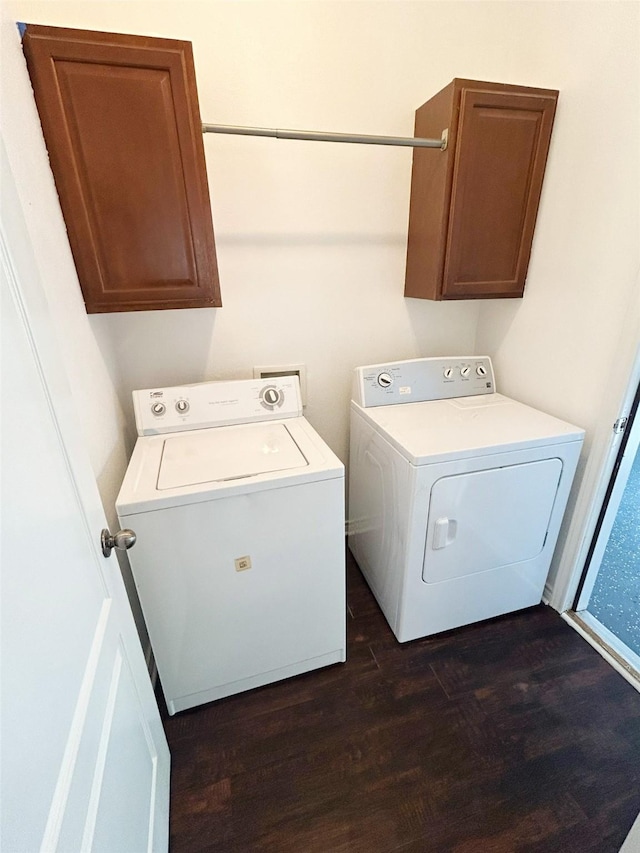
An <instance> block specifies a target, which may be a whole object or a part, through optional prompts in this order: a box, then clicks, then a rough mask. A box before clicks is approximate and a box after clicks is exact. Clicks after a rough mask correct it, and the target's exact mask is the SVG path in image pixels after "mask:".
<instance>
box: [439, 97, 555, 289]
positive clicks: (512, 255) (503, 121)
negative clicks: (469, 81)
mask: <svg viewBox="0 0 640 853" xmlns="http://www.w3.org/2000/svg"><path fill="white" fill-rule="evenodd" d="M554 111H555V98H553V97H541V96H536V95H528V94H513V93H501V92H495V91H486V92H483V91H477V90H463V92H462V98H461V107H460V126H459V131H458V143H457V148H456V160H455V165H454V175H453V188H452V204H451V217H450V220H449V232H448V241H447V247H448V248H447V253H446V259H445V269H444V279H443V289H442V295H443V297H444V298H463V297H467V298H468V296H469V295H470V294H471V293H473V295H475V296H487V297H495V296H521V295H522V291H523V289H524V282H525V277H526V273H527V266H528V262H529V255H530V253H531V243H532V241H533V231H534V227H535V220H536V214H537V209H538V201H539V197H540V192H541V189H542V179H543V176H544V168H545V163H546V156H547V150H548V147H549V140H550V136H551V127H552V123H553V115H554Z"/></svg>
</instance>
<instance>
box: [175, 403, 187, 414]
mask: <svg viewBox="0 0 640 853" xmlns="http://www.w3.org/2000/svg"><path fill="white" fill-rule="evenodd" d="M188 411H189V401H188V400H178V402H177V403H176V412H177V413H178V414H179V415H186V414H187V412H188Z"/></svg>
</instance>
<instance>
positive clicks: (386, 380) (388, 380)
mask: <svg viewBox="0 0 640 853" xmlns="http://www.w3.org/2000/svg"><path fill="white" fill-rule="evenodd" d="M378 385H379V386H380V387H381V388H388V387H389V386H390V385H393V376H392V375H391V374H390V373H387V372H386V371H384V372H382V373H379V374H378Z"/></svg>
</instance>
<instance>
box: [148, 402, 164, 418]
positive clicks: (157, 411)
mask: <svg viewBox="0 0 640 853" xmlns="http://www.w3.org/2000/svg"><path fill="white" fill-rule="evenodd" d="M151 411H152V413H153V414H154V415H155V416H156V417H157V418H159V417H160V415H164V413H165V412H166V411H167V407H166V406H165V404H164V403H152V404H151Z"/></svg>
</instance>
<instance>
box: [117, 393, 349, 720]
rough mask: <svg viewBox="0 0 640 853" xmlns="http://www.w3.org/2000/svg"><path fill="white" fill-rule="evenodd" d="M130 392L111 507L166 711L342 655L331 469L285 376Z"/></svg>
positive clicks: (337, 497) (338, 472) (336, 488)
mask: <svg viewBox="0 0 640 853" xmlns="http://www.w3.org/2000/svg"><path fill="white" fill-rule="evenodd" d="M133 397H134V407H135V414H136V425H137V428H138V434H139V436H140V437H139V438H138V441H137V443H136V446H135V449H134V451H133V455H132V457H131V461H130V463H129V466H128V469H127V472H126V475H125V478H124V481H123V483H122V488H121V490H120V494H119V496H118V499H117V502H116V508H117V511H118V517H119V519H120V522H121V524H122V526H123V527H129V528H132V529H133V530H134V531H135V533H136V534H137V543H136V547H135V548H134V549H133V550H132V551H131V552H130V559H131V568H132V572H133V577H134V580H135V583H136V587H137V590H138V594H139V596H140V602H141V605H142V610H143V613H144V618H145V621H146V624H147V628H148V631H149V637H150V639H151V646H152V648H153V653H154V656H155V659H156V663H157V667H158V673H159V675H160V681H161V683H162V688H163V690H164V695H165V699H166V702H167V706H168V709H169V713H170V714H174V713H175V712H176V711H181V710H184V709H185V708H190V707H193V706H194V705H199V704H201V703H203V702H209V701H211V700H213V699H219V698H221V697H223V696H229V695H231V694H233V693H238V692H240V691H242V690H248V689H249V688H252V687H257V686H259V685H262V684H267V683H269V682H273V681H277V680H279V679H282V678H287V677H289V676H292V675H298V674H299V673H302V672H307V671H308V670H311V669H315V668H317V667H322V666H327V665H328V664H333V663H337V662H339V661H344V660H345V659H346V641H345V555H344V466H343V465H342V463H341V462H340V460H339V459H338V458H337V457H336V456H335V455H334V454H333V453H332V452H331V450H330V449H329V447H327V445H326V444H325V443H324V441H322V439H321V438H320V436H319V435H318V434H317V433H316V432H315V431H314V429H313V428H312V427H311V425H310V424H309V423H308V422H307V421H306V420H305V418H303V417H302V416H301V415H302V404H301V399H300V388H299V384H298V378H297V377H284V378H278V379H267V380H259V379H258V380H239V381H231V382H207V383H202V384H198V385H186V386H183V387H175V388H161V389H160V388H155V389H150V390H144V391H134V394H133Z"/></svg>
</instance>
